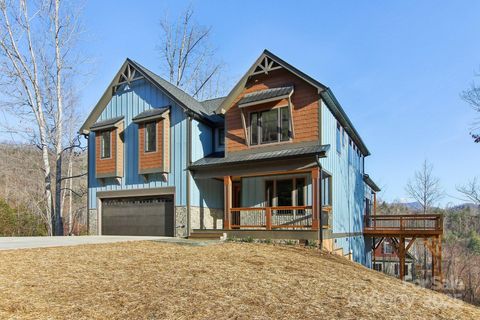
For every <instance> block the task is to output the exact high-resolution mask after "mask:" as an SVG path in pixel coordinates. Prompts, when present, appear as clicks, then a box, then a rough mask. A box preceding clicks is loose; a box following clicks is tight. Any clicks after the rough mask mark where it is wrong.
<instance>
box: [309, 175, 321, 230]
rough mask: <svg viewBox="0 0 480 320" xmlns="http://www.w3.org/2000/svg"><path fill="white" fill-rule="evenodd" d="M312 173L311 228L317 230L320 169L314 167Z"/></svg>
mask: <svg viewBox="0 0 480 320" xmlns="http://www.w3.org/2000/svg"><path fill="white" fill-rule="evenodd" d="M311 175H312V230H319V229H320V228H321V226H320V219H319V213H320V206H321V204H320V170H319V168H318V167H315V168H313V169H312V171H311Z"/></svg>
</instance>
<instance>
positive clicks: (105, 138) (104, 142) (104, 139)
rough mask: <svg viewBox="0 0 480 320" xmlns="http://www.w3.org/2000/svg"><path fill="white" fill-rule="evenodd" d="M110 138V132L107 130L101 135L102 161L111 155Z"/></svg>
mask: <svg viewBox="0 0 480 320" xmlns="http://www.w3.org/2000/svg"><path fill="white" fill-rule="evenodd" d="M111 137H112V131H110V130H107V131H103V132H102V133H101V140H100V141H101V150H100V151H101V154H100V157H101V158H102V159H106V158H110V155H111V148H112V146H111Z"/></svg>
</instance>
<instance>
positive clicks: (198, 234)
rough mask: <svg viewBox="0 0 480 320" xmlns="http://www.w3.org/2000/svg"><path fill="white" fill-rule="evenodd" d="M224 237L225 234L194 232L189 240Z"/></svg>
mask: <svg viewBox="0 0 480 320" xmlns="http://www.w3.org/2000/svg"><path fill="white" fill-rule="evenodd" d="M221 237H223V232H195V231H194V232H192V233H191V234H190V236H189V237H188V238H189V239H215V240H218V239H220V238H221Z"/></svg>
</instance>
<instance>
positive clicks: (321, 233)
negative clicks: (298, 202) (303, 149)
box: [312, 154, 323, 249]
mask: <svg viewBox="0 0 480 320" xmlns="http://www.w3.org/2000/svg"><path fill="white" fill-rule="evenodd" d="M315 161H316V162H317V166H318V168H319V170H320V177H319V181H318V192H319V195H318V202H319V203H318V206H317V207H318V208H319V211H320V212H319V218H320V228H318V242H319V247H320V249H322V248H323V214H322V202H323V199H322V180H323V171H322V164H321V163H320V157H319V156H318V154H317V155H316V156H315ZM312 198H313V197H312Z"/></svg>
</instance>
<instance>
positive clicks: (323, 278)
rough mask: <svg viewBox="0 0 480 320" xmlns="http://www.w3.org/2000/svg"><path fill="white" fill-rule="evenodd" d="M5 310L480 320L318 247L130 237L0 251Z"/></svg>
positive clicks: (13, 314) (21, 313) (118, 315)
mask: <svg viewBox="0 0 480 320" xmlns="http://www.w3.org/2000/svg"><path fill="white" fill-rule="evenodd" d="M0 261H1V263H0V318H1V319H7V318H14V319H82V318H84V319H227V318H228V319H359V318H364V319H382V318H396V319H480V309H477V308H475V307H473V306H469V305H467V304H464V303H462V302H459V301H456V300H453V299H451V298H448V297H446V296H444V295H442V294H438V293H434V292H431V291H428V290H423V289H420V288H417V287H414V286H412V285H404V284H402V283H401V282H400V281H398V280H395V279H392V278H389V277H386V276H384V275H382V274H379V273H376V272H374V271H371V270H367V269H365V268H363V267H361V266H359V265H356V264H354V263H350V262H348V261H346V260H344V259H342V258H339V257H335V256H331V255H328V254H319V253H318V252H317V251H315V250H312V249H302V248H297V247H287V246H274V245H267V244H249V243H225V244H221V245H212V246H207V247H192V246H182V245H176V244H166V243H155V242H132V243H118V244H105V245H85V246H77V247H62V248H47V249H31V250H16V251H15V250H14V251H3V252H0Z"/></svg>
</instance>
